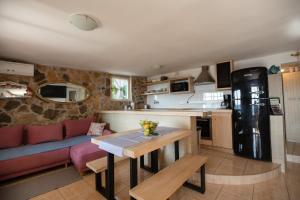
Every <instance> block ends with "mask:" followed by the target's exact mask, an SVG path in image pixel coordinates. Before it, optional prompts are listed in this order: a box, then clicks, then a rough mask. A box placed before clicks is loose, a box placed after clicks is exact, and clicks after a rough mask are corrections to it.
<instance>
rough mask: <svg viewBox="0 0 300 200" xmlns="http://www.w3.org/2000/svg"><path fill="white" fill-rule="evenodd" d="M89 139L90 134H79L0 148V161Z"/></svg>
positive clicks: (65, 146)
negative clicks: (55, 139)
mask: <svg viewBox="0 0 300 200" xmlns="http://www.w3.org/2000/svg"><path fill="white" fill-rule="evenodd" d="M87 141H91V136H88V135H81V136H77V137H72V138H68V139H65V140H60V141H55V142H45V143H40V144H27V145H21V146H18V147H13V148H6V149H0V161H1V160H9V159H14V158H18V157H22V156H30V155H33V154H37V153H44V152H47V151H54V150H58V149H63V148H67V147H68V148H69V147H71V146H74V145H76V144H80V143H83V142H87Z"/></svg>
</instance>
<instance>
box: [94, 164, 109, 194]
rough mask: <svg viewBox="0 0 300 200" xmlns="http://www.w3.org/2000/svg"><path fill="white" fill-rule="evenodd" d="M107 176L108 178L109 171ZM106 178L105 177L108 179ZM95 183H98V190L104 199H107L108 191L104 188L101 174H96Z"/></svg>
mask: <svg viewBox="0 0 300 200" xmlns="http://www.w3.org/2000/svg"><path fill="white" fill-rule="evenodd" d="M105 174H106V176H107V170H105ZM106 176H105V177H106ZM95 183H96V190H97V191H98V192H99V193H100V194H102V195H103V196H104V197H106V189H105V187H103V186H102V176H101V172H100V173H97V174H95Z"/></svg>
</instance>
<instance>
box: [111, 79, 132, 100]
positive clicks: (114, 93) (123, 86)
mask: <svg viewBox="0 0 300 200" xmlns="http://www.w3.org/2000/svg"><path fill="white" fill-rule="evenodd" d="M130 95H131V84H130V78H129V77H122V76H112V77H111V98H112V99H113V100H117V101H130V99H131V96H130Z"/></svg>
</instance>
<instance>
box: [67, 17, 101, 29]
mask: <svg viewBox="0 0 300 200" xmlns="http://www.w3.org/2000/svg"><path fill="white" fill-rule="evenodd" d="M69 22H70V23H71V24H73V25H74V26H75V27H77V28H79V29H80V30H84V31H91V30H94V29H96V28H97V27H98V24H97V22H96V21H95V20H94V19H93V18H91V17H90V16H88V15H85V14H72V15H70V16H69Z"/></svg>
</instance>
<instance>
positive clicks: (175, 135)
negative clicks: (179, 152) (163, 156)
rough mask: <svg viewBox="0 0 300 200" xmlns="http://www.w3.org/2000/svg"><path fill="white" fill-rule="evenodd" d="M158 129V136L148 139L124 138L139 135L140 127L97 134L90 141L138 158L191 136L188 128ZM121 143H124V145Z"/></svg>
mask: <svg viewBox="0 0 300 200" xmlns="http://www.w3.org/2000/svg"><path fill="white" fill-rule="evenodd" d="M158 130H161V132H162V134H161V135H159V136H154V137H151V138H148V139H143V138H142V137H139V139H138V140H137V141H132V140H130V141H129V140H128V141H129V142H128V143H127V141H126V140H127V139H128V138H129V139H130V137H131V136H138V135H141V129H138V130H131V131H126V132H119V133H115V134H112V135H106V136H99V137H96V138H92V139H91V142H92V143H94V144H97V145H99V148H101V149H103V150H105V151H107V152H110V153H113V154H115V155H117V156H128V157H131V158H138V157H140V156H142V155H144V154H147V153H149V152H151V151H154V150H156V149H159V148H161V147H163V146H165V145H168V144H171V143H173V142H175V141H178V140H181V139H184V138H186V137H189V136H191V131H190V130H188V129H177V128H170V127H159V128H158ZM158 132H159V131H158ZM135 138H136V137H135ZM135 138H134V139H135ZM124 141H125V142H124ZM121 142H122V144H121ZM123 143H125V145H124V144H123Z"/></svg>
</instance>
